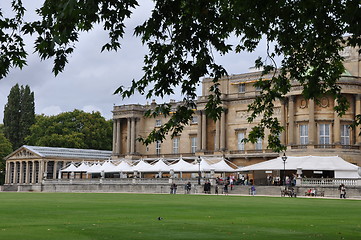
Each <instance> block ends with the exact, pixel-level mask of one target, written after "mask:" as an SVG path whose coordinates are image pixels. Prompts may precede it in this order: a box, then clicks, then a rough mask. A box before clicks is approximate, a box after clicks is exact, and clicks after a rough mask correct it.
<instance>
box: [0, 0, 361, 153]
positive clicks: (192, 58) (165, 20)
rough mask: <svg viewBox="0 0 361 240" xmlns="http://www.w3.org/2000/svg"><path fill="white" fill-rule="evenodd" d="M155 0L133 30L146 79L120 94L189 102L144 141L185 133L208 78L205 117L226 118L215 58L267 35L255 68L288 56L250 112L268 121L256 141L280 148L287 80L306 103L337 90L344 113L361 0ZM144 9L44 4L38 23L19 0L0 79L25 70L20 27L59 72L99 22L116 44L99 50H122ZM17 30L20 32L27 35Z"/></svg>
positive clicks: (47, 0)
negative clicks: (178, 93) (346, 60)
mask: <svg viewBox="0 0 361 240" xmlns="http://www.w3.org/2000/svg"><path fill="white" fill-rule="evenodd" d="M154 2H155V7H154V9H153V12H152V15H151V17H150V18H149V19H148V20H147V21H146V22H145V23H144V24H142V25H140V26H138V27H137V28H136V29H135V34H136V35H138V36H140V37H141V38H142V41H143V43H144V44H146V45H147V46H148V48H149V54H148V55H147V56H145V58H144V67H143V70H144V72H145V74H144V76H143V77H142V78H141V79H139V80H138V81H135V80H134V81H133V82H132V85H131V87H130V88H129V89H125V88H124V87H123V86H121V87H119V88H118V89H117V90H116V91H115V92H116V93H119V94H121V95H122V96H123V97H128V96H130V95H132V94H134V92H135V91H139V92H140V93H142V94H144V95H146V97H147V98H151V97H153V96H160V97H162V96H164V95H166V94H173V93H174V92H173V91H174V89H175V87H176V86H181V89H182V93H183V94H184V99H183V105H181V106H179V107H178V108H177V109H176V112H175V114H172V116H171V118H170V121H169V122H168V123H166V124H164V125H163V126H162V127H161V128H159V129H157V130H155V131H153V132H152V133H151V134H150V135H149V136H148V138H147V139H143V142H144V143H146V144H148V143H150V142H151V141H155V140H162V139H164V138H165V134H166V133H167V132H169V131H170V132H172V136H174V135H176V134H177V133H178V132H179V131H182V130H183V126H184V125H185V124H187V123H188V122H189V119H190V118H191V115H192V114H193V110H192V109H194V108H195V107H196V97H197V96H196V86H197V85H198V84H199V82H200V78H201V77H203V76H210V77H211V78H213V86H212V87H211V88H210V89H209V90H210V93H211V94H210V95H209V97H208V103H207V105H206V112H207V114H208V116H210V117H211V118H213V119H217V118H219V116H220V113H221V112H222V111H223V109H222V108H221V107H220V103H221V102H222V101H221V91H220V89H219V79H220V78H221V77H223V76H226V75H227V71H226V69H225V68H224V67H223V66H222V65H220V64H218V63H216V62H215V58H214V55H213V53H214V52H217V53H220V54H222V55H225V54H227V53H229V52H234V51H235V52H240V51H250V52H252V51H254V50H255V48H256V47H257V45H258V44H259V42H260V40H261V38H265V39H266V40H267V42H268V44H270V43H273V44H274V51H270V50H269V51H268V52H267V54H268V57H267V59H258V60H257V61H256V66H258V67H261V66H263V67H264V69H265V70H264V73H269V72H275V71H276V70H275V69H276V67H277V66H275V65H274V64H270V65H268V64H266V60H268V61H271V62H272V61H273V59H274V57H276V56H283V60H282V62H281V66H279V67H280V71H279V74H277V75H276V74H275V75H274V77H273V78H272V79H271V80H269V81H259V82H258V83H257V85H258V87H261V88H262V89H263V91H261V95H260V96H259V97H257V98H256V100H255V102H254V103H253V104H250V106H249V109H250V111H251V112H252V115H251V117H250V118H249V121H253V119H254V118H255V117H256V116H258V115H261V116H262V117H263V118H262V121H261V123H260V124H259V125H258V126H257V127H256V128H254V129H253V131H252V132H251V134H250V135H249V138H250V139H249V140H251V141H252V142H255V141H256V140H257V138H258V137H264V129H265V128H269V129H270V130H271V134H270V136H269V139H268V140H269V146H271V147H272V148H273V149H274V150H276V151H280V150H282V149H284V146H281V144H280V142H279V140H278V138H277V137H276V136H278V135H279V133H280V131H282V130H283V128H282V127H281V126H280V124H279V122H278V121H277V119H275V118H273V117H272V116H273V103H274V101H275V100H276V99H282V98H283V97H284V96H285V95H286V94H287V93H288V92H289V91H290V86H291V84H290V81H291V80H294V79H296V80H298V81H299V82H300V84H301V85H302V86H303V89H304V90H303V95H304V96H305V97H306V98H311V99H315V100H316V101H317V98H318V97H319V96H320V95H322V94H331V95H333V96H334V97H335V98H336V99H337V102H338V106H337V107H335V110H336V111H337V112H338V113H339V114H340V115H342V114H343V113H344V112H345V110H346V109H347V108H348V105H349V104H348V103H347V101H346V99H345V98H344V97H342V95H341V93H340V87H339V86H338V85H337V80H338V79H339V78H340V76H341V73H342V72H343V71H344V67H343V65H342V60H343V58H342V57H341V56H340V54H339V52H340V51H341V50H342V49H343V48H344V47H345V46H351V47H355V46H360V45H361V38H360V32H361V26H360V23H361V7H360V5H361V4H360V1H359V0H335V1H331V0H303V1H300V0H294V1H286V0H281V1H273V0H199V1H186V0H155V1H154ZM137 6H138V2H137V1H136V0H119V1H109V0H98V1H94V0H86V1H79V0H66V1H64V0H57V1H55V0H44V4H43V6H42V7H41V8H40V9H38V10H37V13H38V15H39V16H40V17H41V20H40V21H34V22H31V23H26V24H24V23H23V21H22V16H23V13H24V9H23V7H22V5H21V1H20V0H13V9H14V12H15V13H16V15H15V17H14V18H12V19H1V21H2V22H3V24H2V26H3V27H2V28H0V29H2V31H7V32H11V33H12V34H13V35H10V34H8V35H4V40H3V41H2V45H1V47H2V48H3V49H4V50H3V52H4V54H2V56H1V58H0V59H2V62H4V63H5V64H0V66H1V71H0V77H2V76H5V75H6V74H7V72H8V70H9V68H10V67H20V68H21V67H22V66H23V65H24V64H25V57H26V53H25V51H24V50H23V42H22V37H21V31H22V33H26V34H27V33H30V34H36V35H37V40H36V42H35V51H36V52H38V54H39V55H40V57H41V58H42V59H47V58H54V67H53V72H54V73H55V75H56V74H58V73H59V72H61V71H63V69H64V67H65V65H66V63H67V58H68V55H69V54H71V53H72V52H73V51H74V45H75V43H76V42H77V41H78V36H79V33H80V32H82V31H89V30H91V29H92V27H93V26H94V25H95V24H103V28H104V30H105V31H107V32H108V33H109V39H110V40H109V43H106V44H105V45H104V46H103V47H102V51H103V50H118V49H119V47H120V39H121V38H122V37H123V33H124V27H125V25H124V21H125V19H126V18H130V17H131V13H132V10H133V9H134V8H136V7H137ZM17 30H21V31H20V33H19V31H17ZM346 35H349V36H348V37H345V36H346ZM10 36H16V38H15V39H11V38H10ZM230 36H234V37H236V38H238V43H237V44H236V45H232V44H230V43H229V38H230ZM10 49H14V51H10ZM277 68H278V67H277ZM1 74H2V75H1ZM170 111H174V110H173V109H172V110H171V109H170V105H169V104H163V105H160V106H158V107H157V108H156V109H155V110H154V111H153V112H148V113H147V115H148V116H154V115H156V114H164V115H169V114H170ZM360 123H361V116H356V118H355V124H360Z"/></svg>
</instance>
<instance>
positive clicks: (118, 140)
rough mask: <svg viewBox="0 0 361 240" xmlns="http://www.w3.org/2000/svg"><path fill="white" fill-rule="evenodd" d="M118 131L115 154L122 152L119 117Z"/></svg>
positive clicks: (118, 121) (118, 120)
mask: <svg viewBox="0 0 361 240" xmlns="http://www.w3.org/2000/svg"><path fill="white" fill-rule="evenodd" d="M116 130H117V133H116V136H117V138H116V140H115V141H116V147H115V148H116V150H115V154H116V155H119V154H120V153H121V146H122V143H121V132H120V119H117V127H116Z"/></svg>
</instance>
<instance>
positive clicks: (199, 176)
mask: <svg viewBox="0 0 361 240" xmlns="http://www.w3.org/2000/svg"><path fill="white" fill-rule="evenodd" d="M197 163H198V185H201V157H200V156H198V158H197Z"/></svg>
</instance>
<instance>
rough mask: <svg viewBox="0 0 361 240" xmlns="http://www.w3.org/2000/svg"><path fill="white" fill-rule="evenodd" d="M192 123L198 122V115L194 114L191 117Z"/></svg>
mask: <svg viewBox="0 0 361 240" xmlns="http://www.w3.org/2000/svg"><path fill="white" fill-rule="evenodd" d="M191 123H192V124H197V123H198V117H197V116H193V117H192V119H191Z"/></svg>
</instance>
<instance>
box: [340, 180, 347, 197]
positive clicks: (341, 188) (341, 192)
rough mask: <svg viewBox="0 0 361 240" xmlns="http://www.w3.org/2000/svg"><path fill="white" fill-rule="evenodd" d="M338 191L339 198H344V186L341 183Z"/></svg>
mask: <svg viewBox="0 0 361 240" xmlns="http://www.w3.org/2000/svg"><path fill="white" fill-rule="evenodd" d="M339 190H340V198H344V199H345V198H346V187H345V185H344V184H343V183H342V184H341V185H340V187H339Z"/></svg>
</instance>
